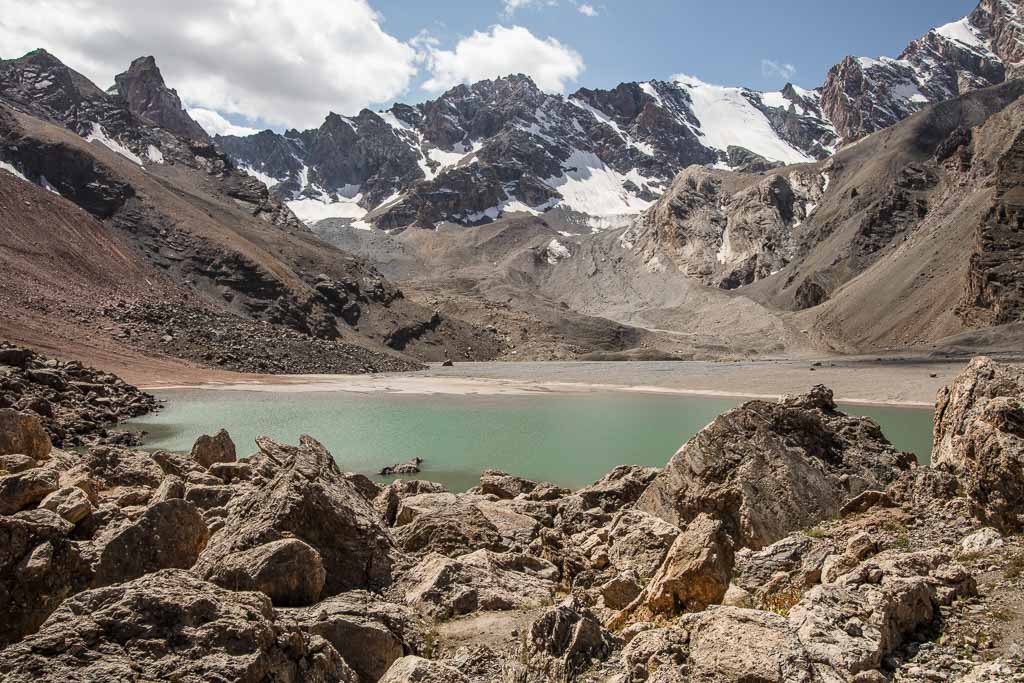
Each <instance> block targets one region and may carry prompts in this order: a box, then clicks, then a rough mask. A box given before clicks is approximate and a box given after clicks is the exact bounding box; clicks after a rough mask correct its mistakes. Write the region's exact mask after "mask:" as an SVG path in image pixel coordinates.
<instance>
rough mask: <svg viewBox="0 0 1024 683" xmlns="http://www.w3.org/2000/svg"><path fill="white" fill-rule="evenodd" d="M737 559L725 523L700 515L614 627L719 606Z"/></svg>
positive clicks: (621, 613)
mask: <svg viewBox="0 0 1024 683" xmlns="http://www.w3.org/2000/svg"><path fill="white" fill-rule="evenodd" d="M733 562H734V556H733V549H732V540H731V539H730V538H729V536H728V534H727V533H726V527H725V524H723V523H722V522H721V521H719V520H717V519H715V518H713V517H711V516H709V515H700V516H699V517H697V518H696V519H695V520H693V521H692V522H691V523H690V525H689V526H687V527H686V529H685V530H683V532H682V533H681V534H679V536H678V537H677V538H676V540H675V542H673V544H672V547H671V548H670V549H669V551H668V554H667V555H666V557H665V560H664V562H662V564H661V567H659V568H658V571H657V573H656V574H655V575H654V577H653V578H652V579H651V581H650V583H648V584H647V586H646V587H645V588H644V590H643V592H642V593H641V594H640V595H639V596H638V597H637V598H636V600H634V601H633V602H632V603H631V604H630V605H629V606H628V607H626V608H625V609H624V610H622V611H621V612H619V613H618V614H617V615H615V617H614V618H613V619H612V620H611V622H610V626H611V627H612V628H622V627H623V626H625V625H626V624H628V623H631V622H636V621H650V620H652V619H654V618H655V617H663V616H673V615H675V614H678V613H680V612H699V611H701V610H703V609H705V608H707V607H708V606H709V605H714V604H718V603H720V602H721V601H722V598H723V597H724V596H725V592H726V590H728V588H729V578H730V576H731V575H732V568H733Z"/></svg>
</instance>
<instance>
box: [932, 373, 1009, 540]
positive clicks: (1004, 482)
mask: <svg viewBox="0 0 1024 683" xmlns="http://www.w3.org/2000/svg"><path fill="white" fill-rule="evenodd" d="M932 462H933V463H934V465H935V466H937V467H942V468H947V469H949V470H950V471H952V472H953V473H955V474H956V476H957V477H958V478H959V480H960V482H961V484H962V487H963V491H964V493H965V494H966V496H967V498H968V500H970V503H971V507H972V510H973V512H974V514H975V515H977V516H978V517H979V518H980V519H982V520H984V521H986V522H987V523H989V524H991V525H993V526H995V527H998V528H999V529H1001V530H1003V531H1007V532H1015V531H1019V530H1021V529H1022V528H1024V370H1021V369H1019V368H1015V367H1011V366H1008V365H1003V364H1001V363H996V362H994V361H992V360H991V359H989V358H985V357H980V358H975V359H974V360H972V361H971V363H970V364H969V365H968V366H967V368H966V369H964V371H963V372H961V373H960V374H959V375H958V376H957V378H956V379H955V380H954V381H953V384H952V385H951V386H949V387H947V388H944V389H942V391H940V392H939V397H938V401H937V403H936V406H935V435H934V444H933V449H932Z"/></svg>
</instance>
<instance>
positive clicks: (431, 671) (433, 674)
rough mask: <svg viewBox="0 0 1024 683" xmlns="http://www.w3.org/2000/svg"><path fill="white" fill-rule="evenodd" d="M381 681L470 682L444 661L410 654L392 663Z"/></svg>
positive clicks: (393, 682) (421, 682)
mask: <svg viewBox="0 0 1024 683" xmlns="http://www.w3.org/2000/svg"><path fill="white" fill-rule="evenodd" d="M380 683H469V679H468V678H466V677H465V676H463V675H462V674H461V673H460V672H459V670H458V669H456V668H455V667H452V666H448V665H447V664H444V663H443V662H437V661H433V660H430V659H424V658H422V657H417V656H415V655H410V656H408V657H402V658H401V659H399V660H397V661H396V662H395V663H394V664H392V665H391V668H389V669H388V671H387V673H386V674H384V677H383V678H381V679H380Z"/></svg>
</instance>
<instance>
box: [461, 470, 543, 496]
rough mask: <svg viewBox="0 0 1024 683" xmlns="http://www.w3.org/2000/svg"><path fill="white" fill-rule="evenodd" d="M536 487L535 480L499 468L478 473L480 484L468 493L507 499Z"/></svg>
mask: <svg viewBox="0 0 1024 683" xmlns="http://www.w3.org/2000/svg"><path fill="white" fill-rule="evenodd" d="M535 488H537V482H535V481H530V480H529V479H523V478H522V477H517V476H514V475H511V474H508V473H507V472H503V471H501V470H484V471H483V473H482V474H481V475H480V485H479V486H475V487H474V488H472V489H470V490H469V492H470V493H476V494H480V495H484V496H486V495H493V496H497V497H498V498H503V499H509V498H515V497H516V496H518V495H521V494H525V493H530V492H531V491H533V490H534V489H535Z"/></svg>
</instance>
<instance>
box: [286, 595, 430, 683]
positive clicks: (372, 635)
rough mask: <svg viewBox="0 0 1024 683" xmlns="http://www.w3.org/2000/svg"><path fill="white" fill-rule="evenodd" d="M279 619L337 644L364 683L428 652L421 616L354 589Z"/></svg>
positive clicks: (335, 646)
mask: <svg viewBox="0 0 1024 683" xmlns="http://www.w3.org/2000/svg"><path fill="white" fill-rule="evenodd" d="M277 615H278V621H279V622H281V623H282V624H285V625H287V627H288V628H294V629H298V630H301V631H303V632H304V633H309V634H312V635H316V636H320V637H322V638H324V639H325V640H327V642H329V643H331V645H333V646H334V648H335V649H336V650H337V651H338V652H339V653H340V654H341V656H342V658H343V659H344V660H345V662H346V663H347V664H348V665H349V666H351V667H352V669H353V670H354V671H355V672H356V673H357V674H359V679H360V680H361V681H376V680H378V679H379V678H381V677H382V676H383V675H384V673H385V672H386V671H387V670H388V667H390V666H391V664H392V663H393V662H394V661H395V660H396V659H399V658H401V657H404V656H407V655H415V654H418V653H420V652H422V651H423V649H424V647H425V643H426V641H425V636H424V634H423V631H422V627H421V625H420V624H419V622H418V620H417V618H416V615H415V614H414V613H413V612H412V611H411V610H410V609H409V608H408V607H405V606H402V605H396V604H394V603H391V602H386V601H385V600H383V599H382V598H381V597H380V596H379V595H375V594H373V593H368V592H366V591H349V592H347V593H341V594H339V595H335V596H333V597H330V598H327V599H326V600H324V601H322V602H320V603H317V604H316V605H313V606H312V607H306V608H301V609H279V610H277Z"/></svg>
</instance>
